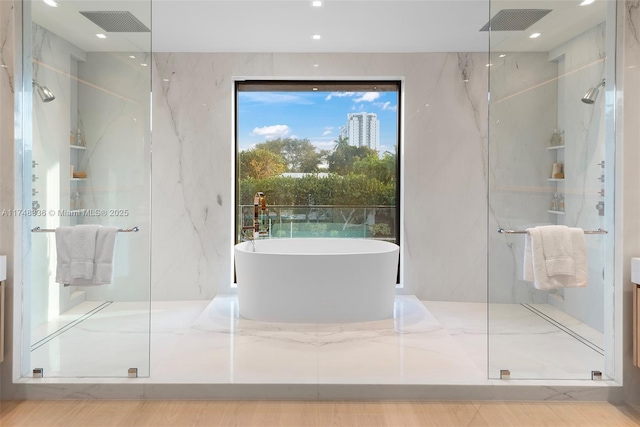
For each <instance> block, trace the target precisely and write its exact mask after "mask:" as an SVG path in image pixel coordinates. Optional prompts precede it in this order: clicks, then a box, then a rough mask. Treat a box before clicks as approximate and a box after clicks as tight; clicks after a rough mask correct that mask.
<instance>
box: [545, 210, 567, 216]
mask: <svg viewBox="0 0 640 427" xmlns="http://www.w3.org/2000/svg"><path fill="white" fill-rule="evenodd" d="M547 212H549V213H550V214H556V215H564V211H552V210H548V211H547Z"/></svg>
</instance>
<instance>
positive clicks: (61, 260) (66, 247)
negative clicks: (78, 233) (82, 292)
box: [56, 227, 73, 283]
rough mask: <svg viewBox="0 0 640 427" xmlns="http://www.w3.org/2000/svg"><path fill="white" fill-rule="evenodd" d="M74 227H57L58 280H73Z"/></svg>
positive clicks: (68, 281)
mask: <svg viewBox="0 0 640 427" xmlns="http://www.w3.org/2000/svg"><path fill="white" fill-rule="evenodd" d="M72 231H73V227H58V228H56V253H57V257H58V260H57V262H56V282H57V283H70V282H71V246H72V243H71V233H72Z"/></svg>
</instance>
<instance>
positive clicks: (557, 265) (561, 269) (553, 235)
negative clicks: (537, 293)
mask: <svg viewBox="0 0 640 427" xmlns="http://www.w3.org/2000/svg"><path fill="white" fill-rule="evenodd" d="M540 236H541V237H542V251H543V252H544V260H545V264H546V266H547V274H548V275H549V276H557V275H559V274H563V275H567V276H574V275H575V274H576V268H575V264H574V262H573V255H574V254H573V243H572V241H571V235H570V232H569V227H567V226H566V225H547V226H544V227H540Z"/></svg>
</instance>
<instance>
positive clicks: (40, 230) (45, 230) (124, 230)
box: [31, 226, 140, 233]
mask: <svg viewBox="0 0 640 427" xmlns="http://www.w3.org/2000/svg"><path fill="white" fill-rule="evenodd" d="M55 231H56V230H55V229H54V228H40V227H35V228H32V229H31V232H32V233H55ZM138 231H140V227H138V226H136V227H132V228H118V233H137V232H138Z"/></svg>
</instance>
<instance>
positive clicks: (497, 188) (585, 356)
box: [488, 1, 615, 380]
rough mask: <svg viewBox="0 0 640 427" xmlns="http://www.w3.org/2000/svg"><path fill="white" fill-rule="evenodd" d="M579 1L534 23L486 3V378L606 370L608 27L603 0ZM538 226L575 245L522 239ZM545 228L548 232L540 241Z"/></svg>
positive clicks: (548, 8) (509, 6)
mask: <svg viewBox="0 0 640 427" xmlns="http://www.w3.org/2000/svg"><path fill="white" fill-rule="evenodd" d="M586 3H587V2H584V4H582V5H581V4H580V2H568V1H548V2H536V3H535V5H534V6H535V8H537V9H540V11H539V12H540V13H539V14H538V15H537V16H535V17H534V16H532V14H533V12H528V13H529V16H526V15H527V14H522V13H520V12H519V11H517V10H514V9H513V8H514V3H513V2H507V1H492V2H491V11H492V12H491V16H492V19H491V21H492V29H491V52H490V64H489V67H490V92H491V97H490V100H491V101H490V120H489V125H490V144H489V171H490V173H489V203H490V218H489V277H488V283H489V309H488V311H489V316H488V317H489V377H490V378H500V377H501V375H506V374H509V375H510V378H512V379H585V380H589V379H592V372H593V371H596V372H602V373H603V374H604V377H605V378H606V377H607V376H609V375H610V373H611V370H610V369H609V368H605V366H606V365H605V359H610V358H611V357H612V354H611V352H610V351H609V350H610V349H609V346H607V345H605V342H607V339H606V337H607V336H608V334H610V332H611V329H610V328H611V325H610V320H611V319H612V318H613V316H612V310H613V305H612V297H611V295H612V292H613V282H612V281H611V280H609V277H611V274H606V271H607V269H609V268H611V267H612V265H611V263H610V261H609V259H608V258H607V254H606V252H605V248H606V247H609V246H610V245H612V244H613V240H612V239H613V236H612V235H606V234H604V233H601V232H597V230H599V229H604V228H606V227H608V225H609V224H611V223H612V220H613V207H612V206H611V203H609V205H608V206H605V205H606V204H605V194H607V196H608V197H611V196H612V195H613V191H612V190H613V182H612V179H609V180H607V179H605V177H611V176H612V173H613V167H614V165H613V163H612V162H611V161H609V159H612V158H613V156H612V151H611V150H613V144H610V143H609V142H610V141H613V140H614V135H613V134H612V131H611V129H613V125H612V123H610V120H612V115H611V114H608V112H609V111H610V109H611V108H612V107H611V105H612V98H611V97H610V95H611V94H612V90H611V89H612V88H613V84H614V81H613V77H614V76H613V73H612V70H613V66H612V64H611V61H613V52H614V50H613V47H612V45H613V43H614V41H613V39H612V38H610V37H609V34H611V31H610V30H611V29H612V28H614V27H615V21H614V20H613V19H612V18H613V17H614V14H612V13H611V10H610V9H612V8H611V6H612V4H613V2H604V1H599V2H595V3H592V4H586ZM516 6H518V8H524V6H523V5H522V4H520V3H518V4H517V5H516ZM608 16H609V17H610V19H607V17H608ZM498 18H502V21H501V20H500V19H498ZM526 18H531V20H530V21H528V22H525V21H526V20H527V19H526ZM513 26H519V27H520V28H519V29H520V31H514V29H515V28H514V27H513ZM507 27H508V28H507ZM605 160H606V161H605ZM605 186H607V191H606V192H605ZM607 200H610V199H607ZM546 225H565V226H568V227H570V228H579V229H582V230H585V234H584V239H582V237H583V235H582V234H581V233H578V234H577V235H575V234H571V230H566V229H557V228H555V229H549V228H546V229H536V230H535V231H533V232H532V233H526V232H524V230H527V229H528V228H533V227H537V226H546ZM498 228H502V229H505V230H512V231H515V233H509V232H508V231H506V232H502V233H501V232H496V230H498ZM498 231H499V230H498ZM554 231H555V232H558V233H560V234H556V235H555V236H556V237H554V236H552V235H550V234H547V233H548V232H554ZM590 231H596V233H593V234H591V233H588V232H590ZM562 233H564V234H562ZM558 236H559V237H558ZM552 237H554V238H556V239H558V240H556V242H559V245H560V253H559V254H558V253H557V252H556V253H554V252H553V251H554V248H553V247H551V245H550V239H551V238H552ZM584 241H586V244H585V243H584ZM557 247H558V246H556V248H557ZM525 250H527V251H528V250H531V252H530V254H531V256H530V257H529V256H525ZM528 253H529V252H528ZM584 255H586V259H585V258H584ZM563 256H564V257H565V258H562V257H563ZM558 257H560V259H558ZM554 259H555V260H556V261H554ZM554 262H555V263H556V264H554ZM605 277H607V280H606V281H605ZM583 285H584V286H583ZM596 377H597V375H596Z"/></svg>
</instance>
